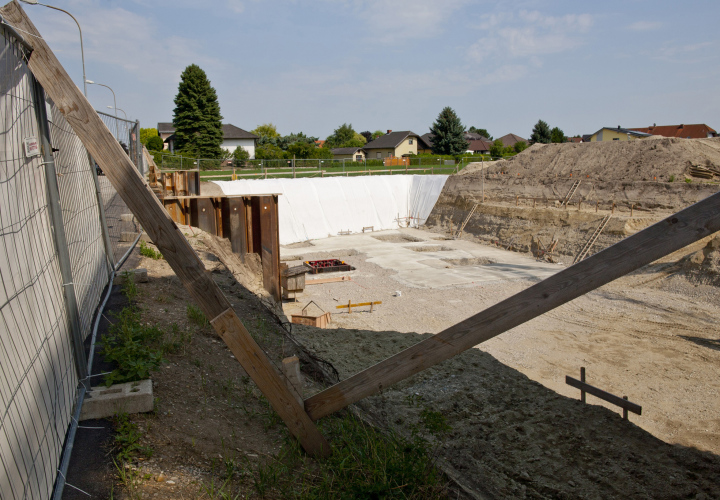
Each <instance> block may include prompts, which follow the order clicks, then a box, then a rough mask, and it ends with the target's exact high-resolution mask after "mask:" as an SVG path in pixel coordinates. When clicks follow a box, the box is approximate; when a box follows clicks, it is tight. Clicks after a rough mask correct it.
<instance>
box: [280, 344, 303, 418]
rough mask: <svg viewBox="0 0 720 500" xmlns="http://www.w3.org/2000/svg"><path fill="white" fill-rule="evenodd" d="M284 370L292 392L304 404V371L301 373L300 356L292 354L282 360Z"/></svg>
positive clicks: (300, 403)
mask: <svg viewBox="0 0 720 500" xmlns="http://www.w3.org/2000/svg"><path fill="white" fill-rule="evenodd" d="M282 371H283V375H285V381H286V382H287V385H288V388H289V389H290V392H292V393H293V394H294V395H295V398H296V399H297V402H298V404H299V405H301V407H302V404H303V399H302V393H303V391H302V387H303V383H302V373H300V358H298V357H297V356H290V357H289V358H285V359H283V360H282Z"/></svg>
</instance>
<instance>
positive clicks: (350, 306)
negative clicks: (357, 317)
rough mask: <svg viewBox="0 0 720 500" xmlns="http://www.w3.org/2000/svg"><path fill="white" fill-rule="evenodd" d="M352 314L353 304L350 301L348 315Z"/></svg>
mask: <svg viewBox="0 0 720 500" xmlns="http://www.w3.org/2000/svg"><path fill="white" fill-rule="evenodd" d="M351 312H352V303H351V301H350V300H348V314H350V313H351Z"/></svg>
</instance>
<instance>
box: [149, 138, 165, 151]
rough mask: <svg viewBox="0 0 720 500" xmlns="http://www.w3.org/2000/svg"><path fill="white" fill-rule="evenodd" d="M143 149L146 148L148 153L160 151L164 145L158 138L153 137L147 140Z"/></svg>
mask: <svg viewBox="0 0 720 500" xmlns="http://www.w3.org/2000/svg"><path fill="white" fill-rule="evenodd" d="M145 147H146V148H148V151H162V150H163V148H164V147H165V143H164V142H163V140H162V139H161V138H160V136H157V135H154V136H152V137H150V138H149V139H148V140H147V143H146V144H145Z"/></svg>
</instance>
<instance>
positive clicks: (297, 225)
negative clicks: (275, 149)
mask: <svg viewBox="0 0 720 500" xmlns="http://www.w3.org/2000/svg"><path fill="white" fill-rule="evenodd" d="M447 178H448V176H447V175H378V176H374V177H373V176H367V177H366V176H363V177H324V178H312V179H307V178H305V179H260V180H248V179H245V180H237V181H217V182H216V184H217V185H219V186H220V188H221V189H222V190H223V192H224V193H225V194H227V195H239V194H270V193H279V194H280V195H281V196H280V197H279V203H278V205H279V206H278V211H279V216H280V221H279V224H280V244H282V245H288V244H290V243H296V242H299V241H305V240H308V239H320V238H327V237H328V236H336V235H337V234H338V233H339V232H340V231H348V230H349V231H352V232H353V233H357V232H360V231H362V229H363V227H368V226H373V228H374V229H375V230H376V231H378V230H381V229H397V228H398V227H400V225H402V227H405V226H407V224H408V222H410V225H412V226H418V225H421V224H424V223H425V220H426V219H427V218H428V216H429V215H430V212H431V211H432V209H433V207H434V206H435V202H436V201H437V199H438V197H439V196H440V192H441V191H442V188H443V186H444V185H445V181H446V180H447ZM409 218H411V219H409ZM398 219H399V222H400V224H399V223H398Z"/></svg>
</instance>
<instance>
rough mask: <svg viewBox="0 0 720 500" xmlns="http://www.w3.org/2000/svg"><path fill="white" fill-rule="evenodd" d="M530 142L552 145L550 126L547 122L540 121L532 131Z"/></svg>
mask: <svg viewBox="0 0 720 500" xmlns="http://www.w3.org/2000/svg"><path fill="white" fill-rule="evenodd" d="M530 142H539V143H541V144H550V126H549V125H548V124H547V122H544V121H542V120H538V122H537V123H536V124H535V126H534V127H533V130H532V135H531V136H530Z"/></svg>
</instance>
